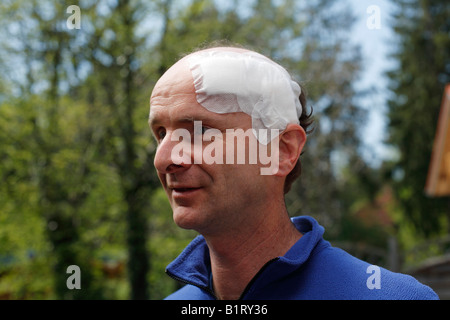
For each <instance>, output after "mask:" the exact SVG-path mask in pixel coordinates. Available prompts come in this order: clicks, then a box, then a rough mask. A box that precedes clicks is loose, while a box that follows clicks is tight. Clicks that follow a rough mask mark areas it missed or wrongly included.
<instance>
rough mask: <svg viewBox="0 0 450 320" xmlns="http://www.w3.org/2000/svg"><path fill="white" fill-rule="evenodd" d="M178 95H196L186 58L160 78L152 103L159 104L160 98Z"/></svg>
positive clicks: (151, 99)
mask: <svg viewBox="0 0 450 320" xmlns="http://www.w3.org/2000/svg"><path fill="white" fill-rule="evenodd" d="M177 95H195V88H194V83H193V79H192V75H191V73H190V71H189V68H188V65H187V62H186V61H185V60H180V61H178V62H177V63H176V64H175V65H173V66H172V67H171V68H170V69H169V70H167V72H166V73H164V75H163V76H162V77H161V78H160V79H159V80H158V82H157V83H156V85H155V87H154V89H153V92H152V96H151V98H150V104H151V105H153V104H159V103H160V100H164V99H167V98H172V97H175V96H177Z"/></svg>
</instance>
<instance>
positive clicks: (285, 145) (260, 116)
mask: <svg viewBox="0 0 450 320" xmlns="http://www.w3.org/2000/svg"><path fill="white" fill-rule="evenodd" d="M300 92H301V90H300V87H299V86H298V85H297V84H296V83H295V82H293V81H292V80H291V79H290V77H289V76H288V74H287V72H286V71H285V70H284V69H283V68H281V67H280V66H279V65H277V64H275V63H274V62H272V61H271V60H270V59H268V58H266V57H264V56H261V55H259V54H257V53H255V52H252V51H249V50H245V49H240V48H232V47H217V48H210V49H206V50H201V51H198V52H195V53H193V54H190V55H188V56H186V57H184V58H183V59H181V60H180V61H178V62H177V63H176V64H175V65H173V66H172V67H171V68H170V69H169V70H168V71H167V72H166V73H165V74H164V75H163V76H162V77H161V79H159V81H158V83H157V84H156V85H155V88H154V90H153V93H152V97H151V102H150V104H151V109H150V120H149V121H150V126H151V128H152V131H153V134H154V135H155V138H156V139H157V141H158V149H157V153H156V155H155V167H156V169H157V171H158V176H159V178H160V180H161V182H162V184H163V186H164V188H165V190H166V192H167V194H168V197H169V201H170V203H171V205H172V209H173V210H174V218H175V222H176V223H177V224H178V225H180V226H181V227H184V228H193V229H196V230H197V231H199V232H200V231H201V230H204V231H205V232H210V231H211V229H214V228H216V229H217V228H222V227H224V228H225V229H226V226H227V224H229V223H230V219H232V220H233V221H235V222H236V221H241V222H244V220H245V219H246V218H247V217H245V215H240V214H239V213H240V212H242V210H243V208H245V207H246V206H252V207H254V208H264V207H265V206H267V205H270V204H268V203H267V202H268V201H272V200H273V199H277V201H282V199H283V194H284V193H286V192H287V191H288V190H289V188H290V185H291V184H292V182H293V178H294V179H295V177H296V176H298V175H299V172H298V170H299V169H300V167H299V156H300V153H301V150H302V148H303V145H304V143H305V141H306V134H305V130H304V128H302V126H301V124H302V117H303V123H304V124H305V123H306V124H307V125H309V122H308V121H305V120H308V119H307V118H308V117H306V118H305V116H306V112H305V104H304V103H305V101H302V102H303V103H301V101H300V100H299V95H300V99H301V97H302V95H303V100H304V94H303V93H302V94H300ZM307 125H306V126H307ZM305 129H306V127H305ZM249 133H250V134H249ZM264 133H267V135H266V134H264ZM230 137H231V138H230ZM240 138H242V139H240ZM180 140H181V142H180ZM236 141H238V144H239V141H240V144H241V145H243V146H244V148H243V149H240V148H239V146H236V144H235V143H234V142H236ZM256 145H257V146H258V148H257V149H258V150H259V153H258V155H259V156H261V157H260V158H258V157H256V159H255V157H253V158H252V156H254V153H255V150H256V149H252V147H253V146H256ZM261 150H264V151H265V152H266V153H265V154H264V152H262V153H261ZM180 152H181V153H182V155H180ZM242 152H244V153H245V155H244V158H245V159H246V161H244V162H243V163H242V161H241V162H239V160H238V158H239V156H240V155H241V154H239V153H242ZM267 154H271V155H272V158H271V159H272V160H273V159H274V158H273V156H275V157H276V164H277V167H276V170H273V172H272V174H270V175H262V174H261V172H262V170H263V169H264V168H265V167H267V161H266V162H264V161H262V159H263V157H262V155H265V156H267ZM230 155H231V156H230ZM205 157H206V158H205ZM266 158H267V157H266ZM251 159H253V161H251ZM208 160H209V161H208ZM211 160H214V161H211ZM229 160H232V161H229ZM233 160H234V161H233ZM236 160H237V161H236ZM266 169H267V168H266Z"/></svg>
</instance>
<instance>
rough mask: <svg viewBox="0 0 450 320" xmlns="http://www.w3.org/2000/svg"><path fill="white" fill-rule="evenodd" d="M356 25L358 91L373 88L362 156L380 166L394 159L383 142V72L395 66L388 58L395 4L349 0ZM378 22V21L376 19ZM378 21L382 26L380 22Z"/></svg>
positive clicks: (382, 0)
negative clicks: (359, 64)
mask: <svg viewBox="0 0 450 320" xmlns="http://www.w3.org/2000/svg"><path fill="white" fill-rule="evenodd" d="M348 1H349V2H350V3H351V6H352V9H353V11H354V14H355V17H356V18H357V22H356V23H355V26H354V28H353V33H352V38H353V41H354V42H355V43H357V44H359V45H361V49H362V54H363V68H364V69H363V72H362V75H361V80H360V81H359V82H358V83H357V84H356V85H357V88H361V89H367V88H370V89H371V90H370V94H369V95H368V96H367V97H365V98H364V99H363V100H362V101H361V104H362V105H363V107H364V108H366V109H367V111H368V121H367V125H366V126H365V128H364V130H363V131H362V132H361V134H362V140H363V142H364V144H365V148H364V152H363V155H364V156H365V158H366V160H368V161H369V162H370V163H372V164H373V165H374V166H377V165H379V164H380V163H381V161H382V160H384V159H389V158H391V157H393V156H395V153H394V152H393V151H392V149H391V148H389V147H387V146H386V145H385V144H384V143H383V140H384V139H386V138H387V136H386V123H387V120H386V99H387V94H388V91H387V78H386V76H384V72H386V71H387V70H389V69H390V68H393V67H394V62H393V61H392V59H390V58H389V54H390V53H391V52H392V50H393V48H392V42H391V41H392V40H393V33H392V29H391V26H390V14H391V13H392V9H393V5H392V4H391V3H390V2H389V1H388V0H348ZM377 15H378V17H379V20H376V17H377ZM378 22H379V23H378Z"/></svg>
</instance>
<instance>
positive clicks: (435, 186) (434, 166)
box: [425, 84, 450, 197]
mask: <svg viewBox="0 0 450 320" xmlns="http://www.w3.org/2000/svg"><path fill="white" fill-rule="evenodd" d="M425 193H426V194H427V195H428V196H430V197H442V196H450V84H447V86H446V87H445V90H444V95H443V97H442V104H441V110H440V113H439V120H438V124H437V128H436V135H435V138H434V144H433V153H432V156H431V161H430V166H429V170H428V176H427V182H426V185H425Z"/></svg>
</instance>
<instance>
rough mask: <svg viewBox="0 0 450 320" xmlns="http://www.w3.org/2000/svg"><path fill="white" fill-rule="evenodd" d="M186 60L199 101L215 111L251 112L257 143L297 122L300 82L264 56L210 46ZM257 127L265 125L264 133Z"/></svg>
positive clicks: (263, 142)
mask: <svg viewBox="0 0 450 320" xmlns="http://www.w3.org/2000/svg"><path fill="white" fill-rule="evenodd" d="M188 64H189V68H190V71H191V73H192V77H193V78H194V87H195V93H196V98H197V101H198V103H199V104H200V105H202V106H203V107H204V108H206V109H207V110H209V111H211V112H215V113H232V112H245V113H246V114H248V115H250V116H251V117H252V128H253V133H254V134H255V136H256V138H257V139H258V141H259V142H260V143H262V144H264V145H267V144H268V143H269V142H270V141H271V140H272V139H274V138H275V137H276V136H278V133H279V131H283V130H284V129H286V126H287V125H288V124H289V123H296V124H299V117H300V115H301V112H302V105H301V103H300V101H299V95H300V93H301V89H300V86H299V85H298V84H297V83H296V82H295V81H293V80H292V79H291V77H290V75H289V73H288V72H287V71H286V70H285V69H284V68H283V67H281V66H280V65H278V64H276V63H275V62H273V61H272V60H270V59H268V58H266V57H265V56H263V55H260V54H258V53H255V52H252V51H244V52H235V51H215V50H210V51H202V52H197V53H195V54H193V55H192V56H190V57H189V58H188ZM259 129H266V130H265V132H267V134H260V133H261V130H259ZM270 129H276V130H270ZM263 132H264V130H263Z"/></svg>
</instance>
